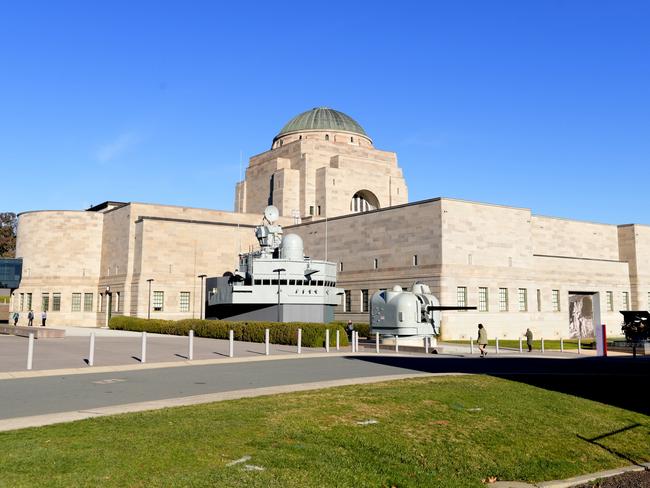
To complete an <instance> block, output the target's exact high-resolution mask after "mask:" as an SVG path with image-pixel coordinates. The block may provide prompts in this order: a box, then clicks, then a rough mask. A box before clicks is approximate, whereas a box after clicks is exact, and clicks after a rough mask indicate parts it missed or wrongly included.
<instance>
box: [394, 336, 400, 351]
mask: <svg viewBox="0 0 650 488" xmlns="http://www.w3.org/2000/svg"><path fill="white" fill-rule="evenodd" d="M398 341H399V336H395V352H399V344H398Z"/></svg>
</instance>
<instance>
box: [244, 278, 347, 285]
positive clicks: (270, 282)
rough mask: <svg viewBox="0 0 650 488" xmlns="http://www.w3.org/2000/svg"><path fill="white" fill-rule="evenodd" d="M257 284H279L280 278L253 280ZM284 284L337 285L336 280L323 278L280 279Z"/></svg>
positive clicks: (281, 283)
mask: <svg viewBox="0 0 650 488" xmlns="http://www.w3.org/2000/svg"><path fill="white" fill-rule="evenodd" d="M253 284H255V285H275V286H277V284H278V280H270V279H269V280H253ZM283 285H298V286H303V285H304V286H336V282H335V281H323V280H280V286H283Z"/></svg>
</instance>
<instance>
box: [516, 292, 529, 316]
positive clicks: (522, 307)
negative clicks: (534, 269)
mask: <svg viewBox="0 0 650 488" xmlns="http://www.w3.org/2000/svg"><path fill="white" fill-rule="evenodd" d="M518 296H519V311H520V312H527V311H528V290H527V289H526V288H519V290H518Z"/></svg>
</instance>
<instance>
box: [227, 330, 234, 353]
mask: <svg viewBox="0 0 650 488" xmlns="http://www.w3.org/2000/svg"><path fill="white" fill-rule="evenodd" d="M228 357H229V358H234V357H235V331H234V330H231V331H230V332H228Z"/></svg>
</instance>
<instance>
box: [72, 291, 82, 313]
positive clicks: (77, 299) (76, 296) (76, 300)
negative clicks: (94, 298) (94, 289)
mask: <svg viewBox="0 0 650 488" xmlns="http://www.w3.org/2000/svg"><path fill="white" fill-rule="evenodd" d="M72 311H73V312H81V293H73V294H72Z"/></svg>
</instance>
